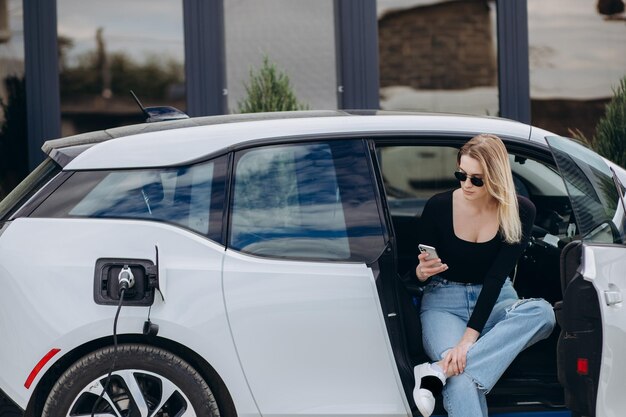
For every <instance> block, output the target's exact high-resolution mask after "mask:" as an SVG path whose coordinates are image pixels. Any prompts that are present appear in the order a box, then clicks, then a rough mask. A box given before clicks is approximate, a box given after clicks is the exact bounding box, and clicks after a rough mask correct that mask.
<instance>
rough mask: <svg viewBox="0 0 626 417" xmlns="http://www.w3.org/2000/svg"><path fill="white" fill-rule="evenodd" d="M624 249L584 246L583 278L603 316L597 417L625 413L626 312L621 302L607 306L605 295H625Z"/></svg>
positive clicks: (614, 246)
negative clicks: (595, 294) (625, 352)
mask: <svg viewBox="0 0 626 417" xmlns="http://www.w3.org/2000/svg"><path fill="white" fill-rule="evenodd" d="M624 271H626V247H625V246H617V245H593V246H592V245H585V246H584V251H583V271H582V274H583V277H584V278H585V279H586V280H587V281H590V282H591V283H593V286H594V288H595V289H596V291H597V293H598V297H599V303H600V311H601V316H602V361H601V366H600V381H599V384H598V399H597V403H596V416H597V417H621V416H623V415H624V410H626V396H624V372H625V371H626V356H624V346H626V310H625V309H624V302H623V301H622V302H619V303H617V304H614V305H608V304H607V300H606V297H607V294H606V293H607V292H613V293H617V294H620V295H621V296H622V297H624V295H626V273H625V272H624Z"/></svg>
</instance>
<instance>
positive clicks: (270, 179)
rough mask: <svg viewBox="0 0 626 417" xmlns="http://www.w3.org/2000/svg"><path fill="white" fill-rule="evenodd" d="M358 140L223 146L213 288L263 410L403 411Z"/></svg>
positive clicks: (373, 210) (378, 238)
mask: <svg viewBox="0 0 626 417" xmlns="http://www.w3.org/2000/svg"><path fill="white" fill-rule="evenodd" d="M366 155H367V148H366V146H365V143H364V142H363V141H362V140H336V141H328V142H311V143H299V144H291V145H289V144H286V145H274V146H262V147H257V148H253V149H247V150H243V151H240V152H238V153H237V154H236V156H235V162H234V181H233V184H232V197H231V213H230V216H231V218H230V228H229V241H228V249H227V251H226V255H225V258H224V272H223V281H224V297H225V304H226V309H227V312H228V317H229V322H230V326H231V330H232V335H233V339H234V342H235V345H236V348H237V351H238V354H239V358H240V361H241V364H242V367H243V369H244V372H245V375H246V378H247V381H248V384H249V386H250V389H251V391H252V394H253V396H254V398H255V401H256V403H257V405H258V407H259V410H260V412H261V414H262V415H264V416H295V415H306V416H317V415H324V416H339V415H377V416H401V415H402V416H406V415H408V414H410V411H409V408H408V404H407V403H406V399H405V397H404V395H403V393H402V385H401V383H400V379H399V377H398V372H397V369H396V366H395V362H394V358H393V353H392V350H391V346H390V343H389V338H388V336H387V331H386V328H385V323H384V320H383V316H382V311H381V305H380V301H379V298H378V294H377V290H376V274H375V272H374V271H373V270H372V268H370V267H369V266H368V264H369V263H371V262H373V261H374V260H376V259H377V258H378V257H379V256H380V255H381V254H382V253H383V251H384V250H385V241H384V238H383V233H382V226H381V220H380V216H379V211H378V207H377V202H376V198H375V192H374V187H373V184H372V180H371V174H370V172H371V171H370V169H369V165H368V162H367V159H366Z"/></svg>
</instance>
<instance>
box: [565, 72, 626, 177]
mask: <svg viewBox="0 0 626 417" xmlns="http://www.w3.org/2000/svg"><path fill="white" fill-rule="evenodd" d="M613 94H614V95H613V98H612V99H611V101H610V102H609V103H608V104H607V105H606V107H605V113H604V117H603V118H602V119H600V121H599V122H598V124H597V125H596V130H595V133H594V135H593V137H592V138H591V139H588V138H586V137H585V136H584V135H583V134H582V133H581V132H580V131H578V132H575V134H574V136H576V137H577V139H581V140H582V141H584V142H586V143H587V144H588V145H589V146H590V147H591V148H592V149H593V150H595V151H596V152H598V153H599V154H600V155H602V156H604V157H605V158H607V159H610V160H611V161H613V162H615V163H616V164H618V165H620V166H622V167H624V168H626V77H624V78H622V80H621V81H620V83H619V86H618V87H617V89H616V90H613Z"/></svg>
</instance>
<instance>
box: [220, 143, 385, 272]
mask: <svg viewBox="0 0 626 417" xmlns="http://www.w3.org/2000/svg"><path fill="white" fill-rule="evenodd" d="M366 158H367V153H366V148H365V145H364V143H363V141H360V140H359V141H332V142H328V143H305V144H297V145H285V146H267V147H262V148H255V149H251V150H247V151H243V152H240V153H239V154H237V155H236V158H235V181H234V190H233V201H232V216H231V228H230V240H229V246H230V247H232V248H233V249H236V250H239V251H242V252H246V253H250V254H254V255H259V256H269V257H280V258H292V259H317V260H343V261H368V260H369V261H371V260H373V259H375V258H376V256H377V255H379V254H380V253H381V252H382V250H383V248H384V243H383V235H382V228H381V223H380V216H379V215H378V209H377V205H376V201H375V196H374V195H375V194H374V191H373V182H372V180H371V175H370V171H369V166H368V161H367V159H366ZM376 252H378V253H376Z"/></svg>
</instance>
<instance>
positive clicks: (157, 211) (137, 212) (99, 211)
mask: <svg viewBox="0 0 626 417" xmlns="http://www.w3.org/2000/svg"><path fill="white" fill-rule="evenodd" d="M225 170H226V161H225V157H224V158H220V159H218V160H215V161H209V162H204V163H200V164H196V165H191V166H184V167H175V168H158V169H135V170H114V171H78V172H75V173H74V174H73V175H72V176H71V177H70V178H69V179H68V180H67V181H65V182H64V183H63V185H62V186H61V187H59V189H57V190H56V191H55V192H54V193H53V194H52V195H51V196H50V197H48V199H46V200H45V201H44V202H43V204H41V205H40V206H39V207H38V208H37V209H35V211H34V212H33V213H32V214H31V217H64V218H124V219H142V220H152V221H159V222H165V223H171V224H175V225H178V226H181V227H183V228H186V229H190V230H193V231H194V232H198V233H200V234H203V235H208V236H209V237H210V238H211V239H213V240H215V241H217V242H221V228H222V221H221V217H222V209H223V200H224V181H225Z"/></svg>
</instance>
